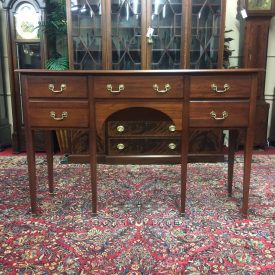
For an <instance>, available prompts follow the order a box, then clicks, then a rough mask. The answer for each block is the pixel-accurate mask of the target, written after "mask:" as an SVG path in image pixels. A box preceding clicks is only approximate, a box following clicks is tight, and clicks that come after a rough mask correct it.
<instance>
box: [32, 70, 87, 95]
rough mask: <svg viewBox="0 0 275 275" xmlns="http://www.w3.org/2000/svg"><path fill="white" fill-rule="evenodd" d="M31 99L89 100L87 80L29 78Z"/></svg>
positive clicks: (76, 77) (75, 77) (69, 77)
mask: <svg viewBox="0 0 275 275" xmlns="http://www.w3.org/2000/svg"><path fill="white" fill-rule="evenodd" d="M27 85H28V96H29V97H50V98H65V97H66V98H87V96H88V88H87V78H86V77H85V76H68V75H66V76H63V75H60V76H58V75H51V76H28V77H27Z"/></svg>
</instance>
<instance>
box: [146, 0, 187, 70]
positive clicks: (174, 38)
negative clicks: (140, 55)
mask: <svg viewBox="0 0 275 275" xmlns="http://www.w3.org/2000/svg"><path fill="white" fill-rule="evenodd" d="M184 2H185V1H183V0H151V14H150V15H151V24H150V26H149V28H152V30H151V31H152V36H151V37H150V35H148V33H147V36H148V37H147V43H148V44H151V51H152V52H151V58H150V59H151V60H150V61H149V62H150V67H151V69H180V68H181V67H182V66H181V49H182V48H183V46H182V40H183V21H184V20H183V17H184V16H183V12H184V8H183V7H184ZM148 31H149V32H150V29H149V30H148Z"/></svg>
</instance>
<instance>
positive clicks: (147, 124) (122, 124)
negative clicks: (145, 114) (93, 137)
mask: <svg viewBox="0 0 275 275" xmlns="http://www.w3.org/2000/svg"><path fill="white" fill-rule="evenodd" d="M107 133H108V136H110V137H112V136H113V137H116V136H140V135H145V136H175V135H177V134H178V132H177V131H176V126H175V125H174V124H173V123H172V122H171V121H125V120H123V121H108V123H107ZM178 135H179V134H178Z"/></svg>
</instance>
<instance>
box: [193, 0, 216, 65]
mask: <svg viewBox="0 0 275 275" xmlns="http://www.w3.org/2000/svg"><path fill="white" fill-rule="evenodd" d="M220 17H221V0H193V1H192V23H191V45H190V68H192V69H207V68H217V67H218V52H219V51H218V50H219V34H220V28H219V26H220Z"/></svg>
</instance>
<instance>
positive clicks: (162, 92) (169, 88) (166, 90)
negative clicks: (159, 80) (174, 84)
mask: <svg viewBox="0 0 275 275" xmlns="http://www.w3.org/2000/svg"><path fill="white" fill-rule="evenodd" d="M153 89H154V90H155V91H157V92H158V93H161V94H164V93H167V92H168V91H169V90H171V85H170V84H169V83H167V84H165V86H164V90H160V89H159V85H158V84H154V85H153Z"/></svg>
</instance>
